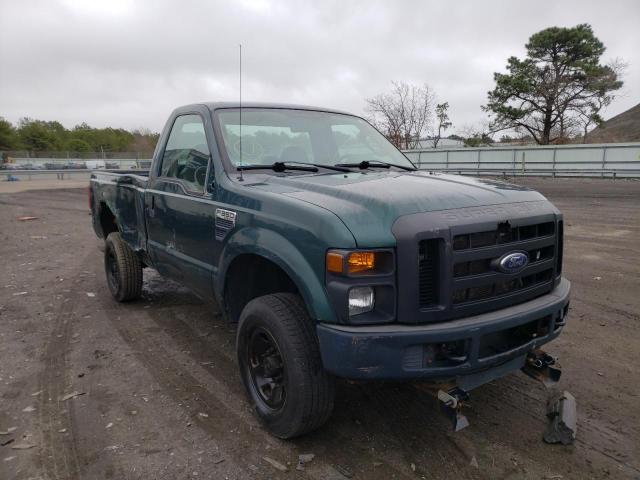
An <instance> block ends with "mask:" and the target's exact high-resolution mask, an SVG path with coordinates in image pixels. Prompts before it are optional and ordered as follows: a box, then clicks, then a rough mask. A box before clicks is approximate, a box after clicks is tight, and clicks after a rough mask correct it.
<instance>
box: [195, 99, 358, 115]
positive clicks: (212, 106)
mask: <svg viewBox="0 0 640 480" xmlns="http://www.w3.org/2000/svg"><path fill="white" fill-rule="evenodd" d="M201 105H205V106H206V107H207V108H209V110H211V111H214V110H218V109H223V108H239V107H240V103H239V102H203V103H201ZM242 108H283V109H290V110H314V111H318V112H329V113H339V114H343V115H353V114H351V113H349V112H345V111H342V110H335V109H333V108H324V107H312V106H309V105H294V104H289V103H267V102H242Z"/></svg>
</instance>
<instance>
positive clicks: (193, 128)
mask: <svg viewBox="0 0 640 480" xmlns="http://www.w3.org/2000/svg"><path fill="white" fill-rule="evenodd" d="M208 164H209V147H208V146H207V138H206V135H205V133H204V124H203V123H202V119H201V118H200V116H199V115H181V116H179V117H177V118H176V121H175V122H174V123H173V127H172V128H171V133H170V134H169V140H168V141H167V146H166V148H165V150H164V154H163V155H162V164H161V166H160V176H161V177H168V178H176V179H178V180H181V181H182V183H184V185H185V187H186V188H187V189H188V190H191V191H195V192H199V193H202V192H203V190H204V182H205V180H206V177H207V165H208Z"/></svg>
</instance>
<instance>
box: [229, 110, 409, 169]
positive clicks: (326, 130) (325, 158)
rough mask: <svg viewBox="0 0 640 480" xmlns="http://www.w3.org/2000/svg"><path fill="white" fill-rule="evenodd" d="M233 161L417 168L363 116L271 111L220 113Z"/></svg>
mask: <svg viewBox="0 0 640 480" xmlns="http://www.w3.org/2000/svg"><path fill="white" fill-rule="evenodd" d="M217 115H218V120H219V122H220V128H221V129H222V137H223V138H224V146H225V148H226V150H227V154H228V156H229V159H230V160H231V162H232V163H233V164H234V166H238V165H273V164H274V163H275V162H285V163H286V162H289V163H293V162H298V163H315V164H320V165H336V164H344V163H360V162H363V161H367V162H385V163H390V164H394V165H400V166H402V167H410V168H413V165H412V164H411V162H410V161H409V160H407V158H406V157H405V156H404V155H403V154H402V153H400V152H399V151H398V150H397V149H396V148H395V147H394V146H393V145H392V144H391V143H389V141H388V140H387V139H386V138H385V137H384V136H383V135H381V134H380V133H379V132H378V131H377V130H376V129H375V128H373V127H372V126H371V125H369V124H368V123H367V122H365V121H364V120H362V119H361V118H358V117H353V116H351V115H341V114H336V113H328V112H318V111H308V110H288V109H276V108H273V109H269V108H243V109H242V161H241V159H240V111H239V110H238V109H223V110H218V111H217Z"/></svg>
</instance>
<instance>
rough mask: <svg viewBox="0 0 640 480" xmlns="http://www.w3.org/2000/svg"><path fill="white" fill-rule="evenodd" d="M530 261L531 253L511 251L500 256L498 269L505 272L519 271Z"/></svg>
mask: <svg viewBox="0 0 640 480" xmlns="http://www.w3.org/2000/svg"><path fill="white" fill-rule="evenodd" d="M528 263H529V255H527V253H526V252H511V253H507V254H505V255H503V256H502V257H500V259H499V260H498V269H499V270H500V271H501V272H504V273H518V272H519V271H520V270H522V269H523V268H524V267H526V266H527V264H528Z"/></svg>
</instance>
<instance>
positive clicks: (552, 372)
mask: <svg viewBox="0 0 640 480" xmlns="http://www.w3.org/2000/svg"><path fill="white" fill-rule="evenodd" d="M522 371H523V372H524V373H526V374H527V375H529V376H530V377H531V378H533V379H535V380H538V381H539V382H542V384H543V385H544V386H545V387H551V386H553V385H555V384H556V383H558V380H560V375H562V370H560V365H559V364H558V362H557V360H556V359H555V358H554V357H552V356H551V355H549V354H548V353H546V352H543V351H542V350H540V349H536V350H532V351H530V352H529V353H528V354H527V360H526V362H525V365H524V367H522Z"/></svg>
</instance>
